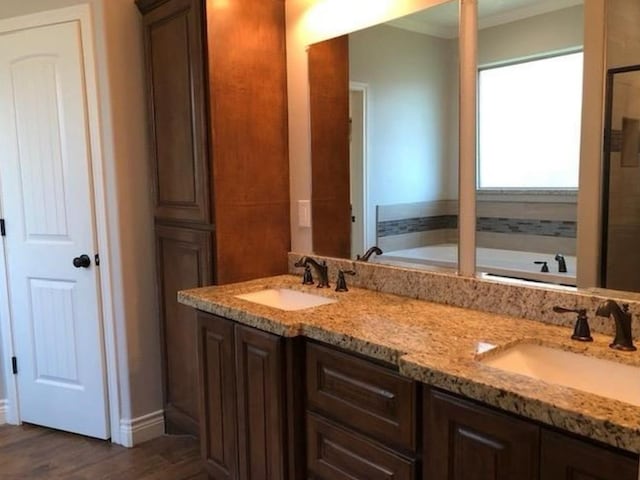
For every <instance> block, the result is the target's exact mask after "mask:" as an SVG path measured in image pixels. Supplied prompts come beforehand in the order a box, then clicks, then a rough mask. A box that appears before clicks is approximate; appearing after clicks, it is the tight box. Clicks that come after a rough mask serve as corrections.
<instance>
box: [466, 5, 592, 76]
mask: <svg viewBox="0 0 640 480" xmlns="http://www.w3.org/2000/svg"><path fill="white" fill-rule="evenodd" d="M583 36H584V7H583V6H582V5H577V6H575V7H571V8H565V9H563V10H557V11H555V12H550V13H545V14H542V15H536V16H535V17H530V18H526V19H524V20H518V21H515V22H511V23H506V24H504V25H498V26H495V27H490V28H485V29H482V30H480V32H478V65H480V66H485V65H491V64H492V63H500V62H504V61H509V60H514V59H524V58H527V57H532V56H536V55H540V54H541V53H549V52H562V51H566V50H572V49H576V48H582V44H583Z"/></svg>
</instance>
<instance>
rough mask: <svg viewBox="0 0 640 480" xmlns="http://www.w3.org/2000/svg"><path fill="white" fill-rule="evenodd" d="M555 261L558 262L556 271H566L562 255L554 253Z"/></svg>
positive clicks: (565, 263)
mask: <svg viewBox="0 0 640 480" xmlns="http://www.w3.org/2000/svg"><path fill="white" fill-rule="evenodd" d="M556 262H558V272H560V273H567V262H566V261H565V259H564V255H562V254H560V253H556Z"/></svg>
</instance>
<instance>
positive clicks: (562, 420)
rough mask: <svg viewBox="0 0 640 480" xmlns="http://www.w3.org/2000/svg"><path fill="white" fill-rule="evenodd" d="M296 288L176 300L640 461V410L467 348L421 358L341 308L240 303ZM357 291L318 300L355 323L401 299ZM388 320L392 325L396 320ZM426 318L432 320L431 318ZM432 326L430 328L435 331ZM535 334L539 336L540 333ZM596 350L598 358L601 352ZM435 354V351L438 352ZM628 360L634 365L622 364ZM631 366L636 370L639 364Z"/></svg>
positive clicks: (274, 283) (216, 290)
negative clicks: (371, 308) (376, 365)
mask: <svg viewBox="0 0 640 480" xmlns="http://www.w3.org/2000/svg"><path fill="white" fill-rule="evenodd" d="M298 284H299V279H298V278H297V277H294V276H290V275H283V276H278V277H271V278H266V279H259V280H253V281H249V282H242V283H238V284H232V285H225V286H220V287H204V288H200V289H194V290H187V291H183V292H179V293H178V301H179V302H180V303H182V304H185V305H188V306H191V307H193V308H196V309H198V310H202V311H204V312H208V313H212V314H215V315H219V316H221V317H225V318H229V319H231V320H234V321H237V322H238V323H241V324H244V325H247V326H251V327H255V328H258V329H260V330H263V331H266V332H269V333H273V334H275V335H279V336H283V337H296V336H304V337H306V338H309V339H313V340H318V341H321V342H324V343H327V344H330V345H333V346H336V347H340V348H343V349H345V350H348V351H351V352H354V353H358V354H361V355H364V356H367V357H369V358H372V359H377V360H381V361H384V362H387V363H389V364H392V365H396V366H397V367H398V368H399V371H400V373H401V374H402V375H404V376H406V377H408V378H411V379H414V380H417V381H420V382H423V383H426V384H428V385H431V386H434V387H437V388H441V389H443V390H446V391H449V392H452V393H456V394H460V395H463V396H465V397H468V398H470V399H473V400H477V401H480V402H482V403H485V404H487V405H490V406H493V407H496V408H500V409H502V410H505V411H508V412H511V413H514V414H516V415H520V416H522V417H526V418H529V419H531V420H535V421H539V422H541V423H543V424H546V425H549V426H552V427H556V428H559V429H562V430H566V431H569V432H572V433H575V434H578V435H582V436H585V437H588V438H591V439H593V440H596V441H600V442H603V443H606V444H608V445H611V446H614V447H618V448H621V449H623V450H627V451H630V452H633V453H640V407H635V406H633V405H628V404H625V403H622V402H618V401H613V400H609V399H605V398H602V397H599V396H597V395H593V394H589V393H585V392H581V391H577V390H572V389H570V388H567V387H562V386H559V385H553V384H548V383H545V382H542V381H538V380H534V379H531V378H528V377H524V376H521V375H516V374H511V373H508V372H503V371H500V370H496V369H493V368H490V367H487V366H485V365H481V364H479V363H478V362H477V361H475V355H474V356H471V357H470V356H469V350H468V345H467V348H466V349H465V348H464V347H463V348H461V349H457V350H456V352H457V353H459V354H460V356H456V357H453V356H447V353H448V352H446V351H445V353H444V354H443V352H442V349H441V348H437V347H439V345H438V346H436V348H434V344H433V343H431V344H430V345H428V344H427V339H425V342H424V344H425V345H426V346H425V347H424V351H416V345H415V341H414V340H415V339H408V340H407V339H406V337H404V339H403V337H402V336H400V339H393V338H389V337H384V336H383V337H380V336H378V335H376V334H375V332H369V331H366V330H365V331H362V330H361V329H357V328H356V329H354V328H353V327H354V326H353V325H351V324H350V323H349V322H348V321H345V318H347V319H348V317H349V316H348V315H346V317H345V314H344V310H343V309H342V310H339V311H340V314H339V315H337V314H336V310H335V309H336V308H339V309H341V308H342V307H336V305H337V304H334V305H333V306H331V305H330V306H327V307H329V308H325V307H318V308H317V309H311V310H307V311H297V312H296V311H294V312H284V311H281V310H276V309H272V308H268V307H263V306H260V305H256V304H250V303H247V302H245V301H240V300H238V299H235V298H234V296H235V295H237V294H240V293H247V292H251V291H257V290H260V289H263V288H273V287H289V288H296V289H301V288H300V286H299V285H298ZM352 290H353V291H354V293H353V295H354V296H353V297H348V296H345V294H336V293H335V292H333V291H332V290H331V291H329V290H324V291H322V292H317V291H316V292H313V293H318V294H322V295H324V296H330V297H334V298H341V299H343V300H342V301H343V306H346V307H347V308H348V307H349V304H351V305H352V306H353V307H354V316H355V315H358V314H360V313H361V312H360V311H359V310H358V308H359V307H360V305H361V302H362V301H363V300H368V299H367V297H368V296H369V295H374V296H376V297H378V298H381V299H382V302H381V303H380V305H383V308H384V305H386V304H387V301H391V302H393V300H394V298H393V297H395V296H390V295H388V294H382V293H377V292H373V291H365V290H361V289H352ZM349 293H351V292H349ZM372 299H373V297H372ZM400 301H401V302H405V301H406V302H410V304H407V308H409V309H411V308H413V309H414V310H415V305H416V302H418V304H419V305H420V306H423V307H424V310H425V312H429V311H430V310H431V309H434V310H435V309H440V310H441V309H442V308H453V309H455V307H443V306H442V305H439V304H432V303H429V302H426V301H419V300H411V299H406V300H404V297H400ZM397 306H398V305H396V304H393V303H391V306H390V308H391V309H393V308H394V307H397ZM402 306H403V307H404V305H402ZM457 310H461V309H457ZM319 313H323V314H324V318H319V317H318V314H319ZM389 315H390V317H393V315H392V314H391V313H390V314H389ZM476 316H477V317H478V318H479V319H484V320H485V321H486V319H487V318H488V317H490V318H493V317H495V319H496V321H498V320H500V321H505V319H506V321H518V322H520V321H522V322H528V324H527V325H528V327H526V328H528V330H527V331H528V335H525V336H524V337H523V336H522V335H520V334H519V333H518V334H513V335H512V334H510V333H508V334H504V333H502V334H501V335H500V337H501V341H499V342H498V341H496V342H495V344H496V345H498V347H499V348H500V347H503V346H504V345H507V344H511V343H514V342H519V341H532V336H531V329H532V327H531V324H530V321H527V320H521V319H509V318H508V317H504V316H502V315H498V314H495V315H494V314H487V313H481V312H478V313H477V315H476V314H475V311H472V310H464V315H462V316H461V317H464V318H461V319H460V321H461V322H464V321H465V320H467V321H469V320H471V321H474V320H476V319H475V318H474V317H476ZM426 317H427V313H425V318H426ZM426 321H427V320H426ZM397 326H398V328H399V329H402V328H404V329H405V330H404V332H405V333H406V328H409V332H410V333H412V332H413V330H411V328H410V327H415V325H409V326H407V325H406V324H405V323H403V322H402V321H398V325H397ZM429 326H431V325H430V324H429ZM392 327H393V325H392ZM511 327H513V326H511ZM518 327H519V325H518ZM385 328H386V329H388V328H389V325H388V324H387V325H385ZM436 328H437V327H436ZM533 328H534V330H536V331H537V326H536V327H533ZM350 329H351V331H350ZM549 329H561V330H562V332H561V333H562V338H564V337H565V336H567V338H568V335H564V334H565V330H566V331H567V332H566V333H569V334H570V331H569V329H566V328H564V327H555V326H554V327H549V326H548V325H543V324H540V341H541V343H545V341H546V340H548V335H549ZM415 334H416V335H420V334H424V332H422V331H416V332H415ZM534 337H535V336H534ZM403 340H407V343H406V344H405V345H403ZM554 340H556V339H554ZM557 340H558V342H559V344H558V346H560V347H563V345H560V343H562V342H561V341H560V338H558V339H557ZM436 341H437V340H436ZM467 341H468V339H467ZM533 341H535V340H533ZM492 343H493V342H492ZM598 343H603V342H602V341H600V342H598V341H596V342H594V344H592V345H594V346H595V347H596V350H595V352H597V353H598V354H604V355H606V356H610V355H611V353H610V352H607V351H606V349H604V350H603V349H602V348H601V347H597V346H596V344H598ZM573 345H574V344H573V343H570V342H565V345H564V347H566V348H572V349H574V350H575V349H576V348H577V349H578V350H579V349H580V348H594V347H592V346H584V347H583V346H582V345H579V346H578V347H576V348H574V347H573ZM403 347H405V348H403ZM598 348H600V351H598V350H597V349H598ZM430 349H433V352H431V350H430ZM585 353H587V354H593V352H589V351H585ZM623 360H628V359H624V358H623ZM633 363H636V361H635V359H634V360H633Z"/></svg>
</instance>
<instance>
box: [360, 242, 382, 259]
mask: <svg viewBox="0 0 640 480" xmlns="http://www.w3.org/2000/svg"><path fill="white" fill-rule="evenodd" d="M374 253H375V254H376V255H382V250H380V247H378V246H377V245H374V246H373V247H371V248H370V249H369V250H367V251H366V252H365V254H364V255H362V256H360V255H358V256H357V257H356V260H360V261H361V262H368V261H369V258H370V257H371V255H373V254H374Z"/></svg>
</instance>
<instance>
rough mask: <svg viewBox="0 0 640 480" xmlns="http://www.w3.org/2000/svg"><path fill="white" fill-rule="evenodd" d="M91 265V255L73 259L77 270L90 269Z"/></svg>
mask: <svg viewBox="0 0 640 480" xmlns="http://www.w3.org/2000/svg"><path fill="white" fill-rule="evenodd" d="M90 265H91V258H89V255H80V256H79V257H76V258H74V259H73V266H74V267H76V268H89V266H90Z"/></svg>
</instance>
